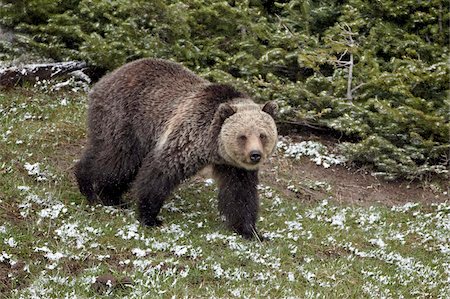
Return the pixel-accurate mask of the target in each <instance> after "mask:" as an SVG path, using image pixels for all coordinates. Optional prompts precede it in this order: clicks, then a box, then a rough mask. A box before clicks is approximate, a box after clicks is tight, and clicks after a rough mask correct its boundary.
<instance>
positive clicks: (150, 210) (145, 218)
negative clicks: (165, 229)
mask: <svg viewBox="0 0 450 299" xmlns="http://www.w3.org/2000/svg"><path fill="white" fill-rule="evenodd" d="M169 170H170V168H168V167H167V166H164V165H161V163H158V161H154V162H150V163H148V164H143V165H142V167H141V169H140V170H139V173H138V175H137V177H136V181H135V184H134V189H135V190H134V191H135V195H136V197H137V199H138V209H137V212H138V219H139V221H140V222H141V223H142V224H144V225H147V226H158V225H161V223H162V221H161V220H159V219H158V218H157V215H158V214H159V211H160V210H161V207H162V205H163V203H164V200H165V199H166V198H167V197H168V196H169V195H170V193H171V192H172V190H173V189H174V188H175V187H176V186H177V185H178V184H179V183H180V181H181V179H182V178H181V176H180V174H179V173H174V174H170V171H169Z"/></svg>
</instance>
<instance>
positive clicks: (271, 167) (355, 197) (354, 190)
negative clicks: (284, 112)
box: [260, 133, 450, 206]
mask: <svg viewBox="0 0 450 299" xmlns="http://www.w3.org/2000/svg"><path fill="white" fill-rule="evenodd" d="M291 137H292V139H293V140H294V141H297V142H298V141H303V140H314V141H319V142H321V143H322V144H324V145H326V146H327V147H328V148H331V147H333V145H334V144H335V143H336V142H338V140H337V139H335V138H333V137H329V136H325V137H324V136H316V135H313V134H310V133H306V134H303V135H302V134H297V135H293V136H291ZM260 179H261V182H262V183H264V184H266V185H271V186H276V187H277V189H278V190H279V191H281V192H283V193H285V194H286V195H289V197H292V195H293V194H294V195H295V196H296V197H297V198H299V199H300V200H302V201H305V202H316V201H322V200H323V199H325V198H330V199H331V200H332V201H334V202H336V203H343V204H356V205H361V206H368V205H372V204H374V203H379V204H384V205H388V206H391V205H399V204H402V203H406V202H420V203H433V202H443V201H446V200H450V190H449V189H450V184H449V181H447V180H444V179H439V178H430V179H429V180H426V181H418V180H414V181H407V180H397V181H386V180H384V179H383V178H378V177H375V176H373V175H371V170H370V169H369V167H368V166H367V167H366V168H361V167H356V166H331V167H330V168H324V167H323V166H320V165H316V163H314V162H313V161H310V160H309V159H308V158H307V157H302V159H300V160H294V159H291V158H286V157H284V156H283V153H282V152H279V153H278V154H277V155H275V156H274V157H273V158H272V159H271V160H270V161H269V162H268V163H267V164H266V165H265V166H264V167H263V168H262V169H261V171H260ZM305 182H307V184H305ZM314 182H318V183H320V184H322V185H325V187H323V188H317V187H316V186H314ZM292 184H294V186H295V187H296V189H297V190H295V191H292V190H291V189H292V188H291V189H289V188H288V186H290V185H292ZM308 184H309V186H308ZM311 184H313V188H311V186H310V185H311ZM305 185H306V186H305Z"/></svg>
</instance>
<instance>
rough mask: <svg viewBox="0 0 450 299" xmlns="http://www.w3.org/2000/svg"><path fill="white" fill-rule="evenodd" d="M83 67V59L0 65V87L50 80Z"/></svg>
mask: <svg viewBox="0 0 450 299" xmlns="http://www.w3.org/2000/svg"><path fill="white" fill-rule="evenodd" d="M85 69H87V64H86V63H85V62H83V61H67V62H55V63H41V64H28V65H23V66H13V67H7V68H1V67H0V87H14V86H17V85H21V84H23V83H25V82H29V83H35V82H37V81H41V80H50V79H54V78H57V77H61V76H65V75H67V74H69V73H72V72H74V71H80V70H81V71H83V70H85Z"/></svg>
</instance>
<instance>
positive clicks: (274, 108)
mask: <svg viewBox="0 0 450 299" xmlns="http://www.w3.org/2000/svg"><path fill="white" fill-rule="evenodd" d="M262 111H264V112H266V113H267V114H269V115H270V116H272V117H273V118H275V116H276V115H277V112H278V104H277V103H275V102H274V101H270V102H267V103H266V104H265V105H264V106H263V107H262Z"/></svg>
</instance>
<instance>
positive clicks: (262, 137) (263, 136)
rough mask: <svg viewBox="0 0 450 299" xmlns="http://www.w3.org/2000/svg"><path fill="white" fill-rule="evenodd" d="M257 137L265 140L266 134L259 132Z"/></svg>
mask: <svg viewBox="0 0 450 299" xmlns="http://www.w3.org/2000/svg"><path fill="white" fill-rule="evenodd" d="M259 138H260V139H261V140H266V138H267V135H266V134H264V133H261V134H259Z"/></svg>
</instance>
